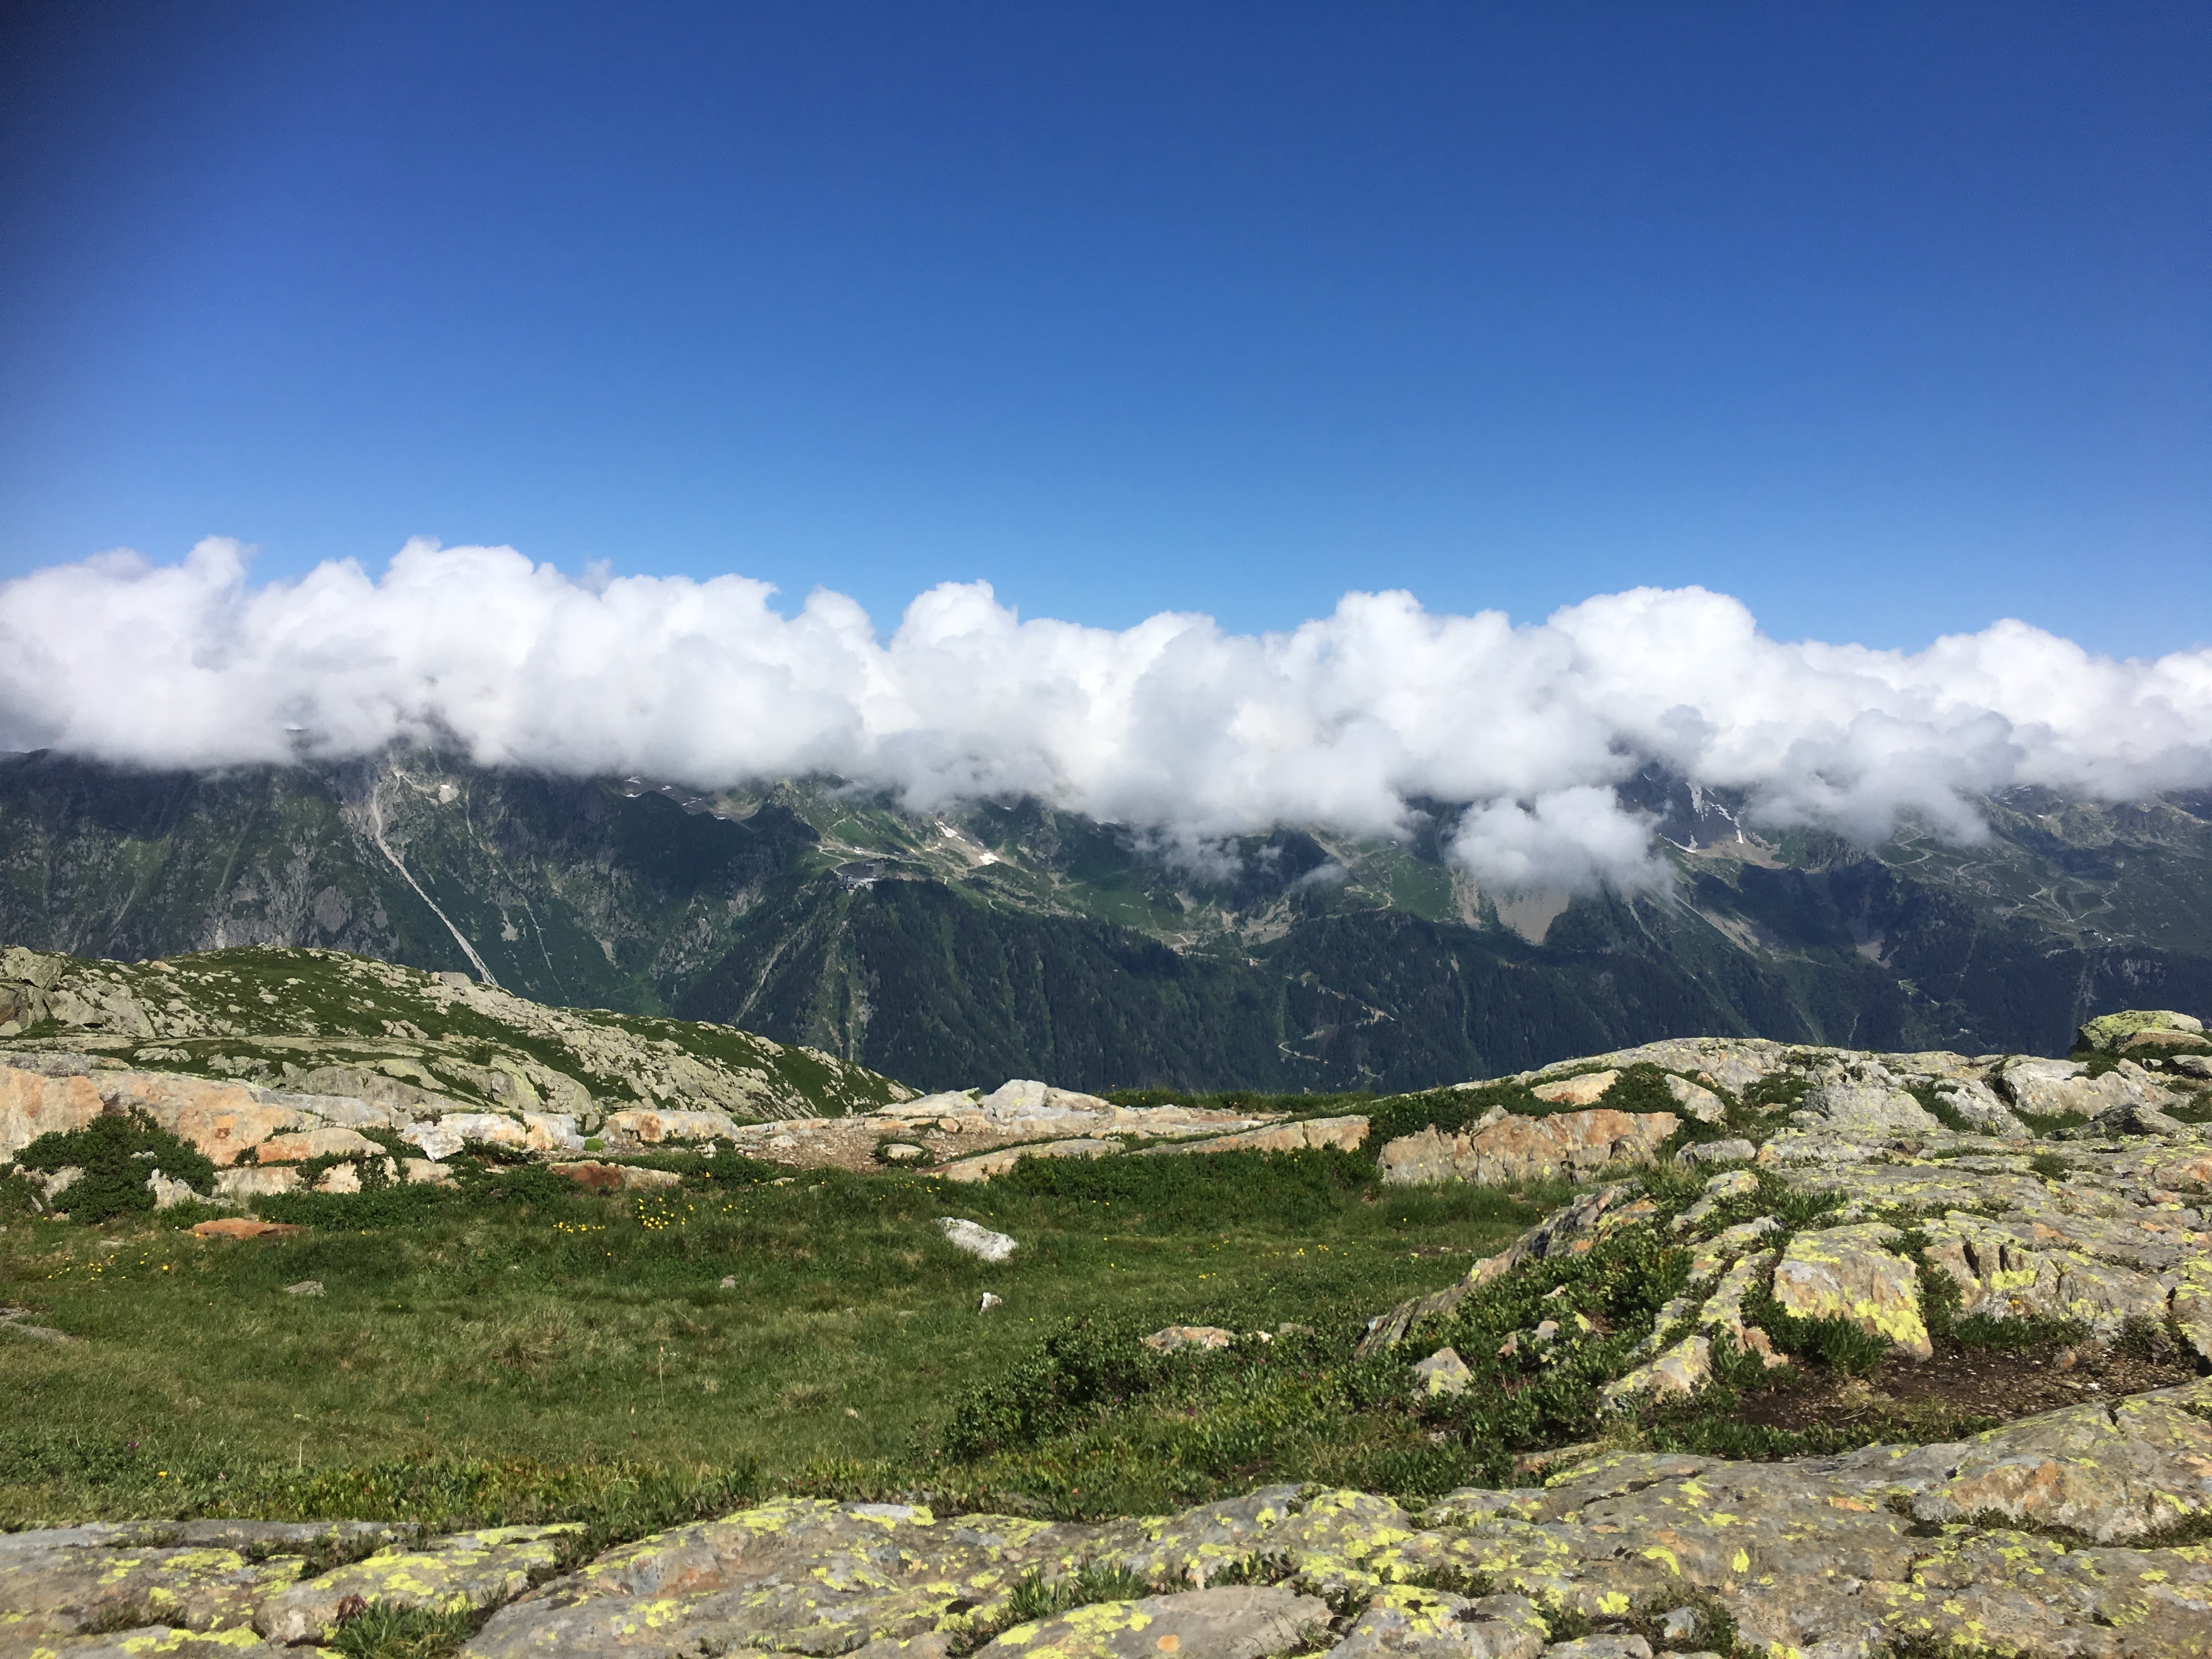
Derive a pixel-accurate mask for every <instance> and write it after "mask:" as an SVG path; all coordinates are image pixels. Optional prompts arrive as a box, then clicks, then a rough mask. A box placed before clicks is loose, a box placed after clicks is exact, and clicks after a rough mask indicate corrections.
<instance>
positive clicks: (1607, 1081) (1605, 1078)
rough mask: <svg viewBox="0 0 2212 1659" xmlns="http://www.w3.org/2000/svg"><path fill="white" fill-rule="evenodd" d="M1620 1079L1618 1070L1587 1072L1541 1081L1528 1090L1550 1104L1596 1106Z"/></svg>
mask: <svg viewBox="0 0 2212 1659" xmlns="http://www.w3.org/2000/svg"><path fill="white" fill-rule="evenodd" d="M1619 1081H1620V1073H1619V1072H1618V1071H1611V1072H1586V1073H1583V1075H1582V1076H1580V1077H1566V1078H1561V1079H1559V1081H1558V1082H1556V1083H1539V1084H1536V1085H1534V1086H1532V1087H1531V1088H1530V1089H1529V1091H1528V1092H1529V1093H1530V1094H1532V1095H1534V1096H1535V1097H1536V1098H1537V1099H1539V1100H1541V1101H1542V1102H1544V1103H1546V1104H1547V1105H1550V1106H1595V1105H1596V1104H1597V1103H1598V1102H1600V1101H1601V1100H1603V1099H1604V1098H1605V1097H1606V1096H1607V1094H1608V1093H1609V1092H1610V1091H1612V1088H1613V1085H1614V1084H1616V1083H1618V1082H1619Z"/></svg>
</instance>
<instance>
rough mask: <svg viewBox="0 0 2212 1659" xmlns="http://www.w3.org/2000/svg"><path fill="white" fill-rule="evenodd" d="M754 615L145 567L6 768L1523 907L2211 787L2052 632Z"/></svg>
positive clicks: (39, 610) (42, 703)
mask: <svg viewBox="0 0 2212 1659" xmlns="http://www.w3.org/2000/svg"><path fill="white" fill-rule="evenodd" d="M770 592H771V590H770V589H769V587H768V586H766V585H764V584H763V583H760V582H756V581H751V580H746V579H744V578H742V577H738V576H724V577H719V578H716V579H714V580H710V581H704V582H700V581H693V580H687V579H684V578H681V577H636V576H631V577H613V576H611V575H610V574H608V573H607V572H606V571H605V570H604V569H594V570H592V571H591V572H588V573H587V574H586V576H585V578H584V579H583V580H576V579H572V578H570V577H568V576H565V575H563V574H561V573H560V572H558V571H556V570H555V569H553V568H551V567H550V566H546V565H532V563H531V562H530V561H529V560H527V559H526V558H525V557H523V556H521V555H520V554H519V553H516V552H514V551H513V550H511V549H507V548H483V547H461V548H450V549H440V548H438V547H436V546H435V544H430V543H427V542H412V543H410V544H408V546H407V547H406V548H405V549H404V550H402V551H401V552H400V553H399V554H398V556H397V557H395V558H394V559H393V560H392V564H391V566H390V568H389V569H387V570H386V572H385V573H384V574H383V575H382V576H381V577H372V576H371V575H370V574H368V573H367V572H366V571H364V570H363V569H362V568H361V567H360V566H359V565H357V564H355V563H353V562H342V563H330V564H325V565H322V566H320V567H319V568H316V569H315V570H313V571H312V572H310V573H309V574H307V575H305V576H303V577H301V578H300V579H299V580H295V581H286V582H272V583H269V584H265V585H263V586H253V585H252V584H251V583H249V581H248V580H247V575H246V557H245V554H244V551H243V550H241V549H240V547H239V546H238V545H237V544H234V543H230V542H226V541H221V540H210V541H206V542H203V543H201V544H199V545H198V546H197V547H196V548H194V549H193V550H192V552H191V556H189V557H188V558H187V559H185V562H183V563H181V564H179V565H171V566H155V565H153V564H150V563H149V562H147V561H145V560H143V559H142V558H140V557H139V556H137V555H135V554H130V553H116V554H109V555H104V556H100V557H99V558H94V559H89V560H87V561H85V562H82V563H79V564H73V565H64V566H57V567H53V568H48V569H45V570H40V571H38V572H35V573H33V574H31V575H28V576H26V577H22V578H21V579H19V580H14V581H10V582H8V583H5V584H0V745H5V746H9V747H16V748H54V749H59V750H67V751H70V752H74V753H77V754H82V755H88V756H94V757H100V758H102V759H106V760H109V761H113V762H118V763H128V764H137V765H145V766H210V765H217V764H222V763H237V762H251V761H282V760H284V759H287V758H289V757H292V756H293V755H295V754H296V753H300V752H307V753H313V754H320V755H338V754H349V753H358V752H361V751H363V750H372V749H374V748H377V747H379V746H380V745H382V744H386V743H388V742H390V741H392V739H394V738H422V737H433V738H435V737H440V736H444V737H447V738H450V739H452V740H457V741H458V742H459V743H460V744H463V745H465V748H466V749H467V750H468V751H469V752H470V754H471V756H472V757H474V758H475V759H477V760H478V761H481V762H483V763H492V764H513V765H520V766H528V767H538V768H544V769H550V770H556V771H562V772H572V773H584V774H601V773H632V772H634V773H640V774H644V775H650V776H653V777H656V778H662V779H667V780H670V781H681V782H684V783H687V784H690V785H692V786H695V787H702V788H704V787H716V786H721V785H727V784H731V783H734V782H737V781H741V780H744V779H748V778H757V777H763V776H776V775H790V774H794V773H803V772H809V771H822V772H832V773H836V774H840V775H844V776H847V777H851V778H854V779H858V780H862V781H868V782H871V783H874V784H878V785H883V786H886V787H891V788H895V789H896V790H898V791H900V792H902V793H903V795H904V796H905V797H906V799H908V801H909V802H910V803H911V804H912V805H915V806H917V807H920V808H924V809H928V808H933V807H938V806H941V805H945V804H947V803H949V802H951V801H953V800H956V799H961V798H963V797H971V796H976V795H995V794H1004V793H1035V794H1037V795H1041V796H1043V797H1046V798H1048V799H1051V800H1053V801H1054V802H1056V803H1058V804H1060V805H1064V806H1066V807H1071V808H1073V809H1076V810H1079V811H1085V812H1088V813H1091V814H1093V815H1095V816H1097V817H1102V818H1109V819H1115V820H1118V821H1121V822H1123V823H1131V824H1134V825H1138V826H1140V827H1143V828H1145V829H1149V830H1153V831H1156V832H1158V833H1159V834H1160V835H1162V836H1164V837H1165V838H1167V839H1168V840H1169V841H1170V842H1179V843H1181V844H1182V845H1184V846H1186V847H1192V848H1194V847H1196V846H1198V845H1200V844H1201V843H1203V842H1206V840H1208V839H1210V838H1215V837H1219V836H1226V835H1233V834H1239V833H1246V832H1251V831H1255V830H1259V829H1265V828H1266V827H1267V826H1269V825H1271V824H1274V823H1311V824H1323V825H1328V826H1333V827H1335V828H1338V829H1345V830H1350V831H1355V832H1367V833H1387V832H1391V831H1395V830H1397V829H1401V828H1402V827H1403V826H1404V825H1405V823H1406V821H1407V808H1406V806H1405V801H1406V799H1407V797H1409V796H1421V797H1432V798H1437V799H1445V800H1453V801H1462V802H1468V803H1472V804H1473V810H1472V811H1470V812H1469V813H1468V816H1467V817H1466V818H1465V820H1464V822H1463V824H1462V829H1461V831H1460V833H1459V835H1458V837H1457V840H1456V842H1455V853H1456V855H1457V856H1458V857H1459V858H1460V859H1461V860H1462V861H1463V862H1465V864H1466V865H1467V866H1468V868H1469V869H1471V870H1472V871H1473V872H1474V873H1475V874H1476V875H1477V876H1478V878H1480V879H1482V880H1484V881H1486V882H1488V883H1490V884H1493V885H1497V886H1501V887H1513V886H1526V885H1565V886H1575V885H1586V884H1589V882H1590V881H1593V880H1595V879H1598V878H1609V879H1613V880H1614V881H1618V882H1626V883H1634V882H1636V881H1638V880H1639V879H1643V878H1647V877H1648V876H1649V874H1650V872H1651V871H1652V870H1653V869H1654V868H1655V866H1653V865H1652V864H1651V863H1650V835H1649V829H1648V826H1647V825H1646V824H1645V823H1644V822H1643V821H1642V820H1641V819H1640V818H1639V817H1637V816H1636V815H1634V814H1632V813H1630V812H1628V811H1626V810H1624V809H1623V808H1622V807H1621V805H1620V804H1619V802H1618V801H1617V800H1616V799H1614V797H1613V785H1614V784H1616V783H1618V782H1619V781H1621V780H1622V779H1624V778H1625V777H1626V776H1628V775H1630V774H1632V772H1634V771H1636V770H1637V769H1639V768H1640V767H1642V766H1643V765H1644V764H1646V763H1650V762H1653V761H1656V762H1660V763H1663V764H1664V765H1666V766H1667V767H1668V768H1669V769H1672V770H1673V771H1674V772H1675V773H1677V774H1678V775H1680V776H1682V777H1683V778H1685V779H1686V780H1688V781H1693V782H1698V783H1702V784H1705V785H1710V786H1727V787H1736V788H1741V789H1743V790H1746V791H1747V792H1748V793H1749V795H1750V797H1751V799H1752V808H1751V811H1752V813H1753V817H1754V819H1755V820H1764V821H1766V822H1769V823H1783V822H1818V823H1829V824H1833V825H1836V826H1838V827H1839V828H1842V829H1845V830H1847V831H1848V832H1850V833H1851V834H1854V835H1857V836H1861V837H1863V838H1873V837H1877V836H1881V835H1882V834H1884V833H1885V832H1886V831H1887V829H1888V828H1889V827H1890V825H1891V824H1892V823H1893V822H1894V821H1895V819H1896V817H1897V815H1898V814H1899V812H1901V811H1907V810H1911V811H1919V812H1922V813H1924V814H1927V815H1929V816H1930V817H1933V818H1934V819H1935V820H1936V822H1938V823H1941V824H1943V825H1945V826H1947V827H1948V829H1949V830H1950V831H1951V832H1952V833H1954V834H1955V835H1958V836H1972V835H1974V834H1975V833H1976V832H1977V829H1978V819H1977V817H1975V815H1974V812H1973V811H1972V807H1971V805H1968V804H1967V799H1966V798H1969V797H1971V796H1972V795H1975V794H1978V793H1986V792H1989V791H1990V790H1994V789H1997V788H2001V787H2005V786H2007V785H2010V784H2015V783H2023V782H2033V783H2045V784H2050V785H2052V786H2054V787H2060V788H2065V789H2070V790H2080V791H2086V792H2089V793H2097V794H2100V795H2104V796H2106V797H2109V798H2127V797H2134V796H2140V795H2142V794H2144V793H2149V792H2152V791H2154V790H2158V789H2161V788H2171V787H2181V786H2185V785H2198V784H2203V783H2206V782H2212V652H2209V651H2204V650H2197V651H2189V652H2178V653H2174V654H2172V655H2171V656H2167V657H2164V658H2161V659H2157V660H2155V661H2138V660H2129V661H2124V662H2123V661H2115V660H2113V659H2109V658H2101V657H2095V656H2092V655H2090V654H2089V653H2087V652H2085V651H2083V650H2082V649H2081V647H2078V646H2075V645H2074V644H2073V643H2071V642H2070V641H2066V640H2063V639H2060V638H2058V637H2057V636H2055V635H2050V634H2046V633H2044V632H2042V631H2041V630H2040V629H2034V628H2030V627H2028V626H2027V624H2025V623H2018V622H2002V623H1996V625H1994V626H1992V627H1990V628H1989V629H1984V630H1983V631H1982V632H1980V633H1978V634H1972V635H1954V636H1951V637H1948V638H1945V639H1942V640H1939V641H1936V643H1935V644H1934V645H1932V646H1930V647H1929V648H1928V649H1926V650H1925V651H1920V652H1895V651H1877V650H1873V649H1869V648H1868V647H1862V646H1854V645H1824V644H1818V643H1810V644H1799V645H1789V644H1784V643H1781V642H1779V641H1774V640H1771V639H1768V638H1765V636H1763V635H1761V634H1760V633H1759V630H1758V628H1757V625H1756V624H1755V623H1754V622H1753V618H1752V617H1751V614H1750V612H1749V611H1747V610H1746V609H1745V608H1744V606H1743V605H1741V604H1739V603H1738V602H1737V601H1736V600H1735V599H1729V598H1728V597H1727V596H1726V595H1723V594H1717V593H1711V592H1705V590H1703V589H1699V588H1681V589H1674V590H1662V589H1657V588H1638V589H1636V590H1634V591H1633V592H1626V593H1613V594H1605V595H1601V596H1600V597H1598V598H1595V599H1589V600H1586V601H1584V602H1583V603H1582V604H1580V605H1571V606H1569V607H1567V608H1566V609H1565V610H1563V611H1559V612H1558V613H1557V614H1555V615H1554V616H1553V617H1550V618H1549V619H1547V621H1545V622H1542V623H1532V624H1526V625H1523V626H1520V627H1515V626H1514V625H1512V623H1510V622H1509V621H1508V619H1507V618H1506V617H1504V616H1503V615H1501V614H1499V613H1497V612H1492V611H1486V612H1484V613H1482V614H1480V615H1478V616H1473V617H1453V616H1437V615H1431V614H1430V613H1429V612H1427V611H1423V610H1422V609H1421V608H1420V606H1419V605H1418V604H1417V603H1415V601H1414V600H1413V598H1412V597H1411V596H1410V595H1407V594H1405V593H1349V594H1346V596H1345V598H1344V599H1343V600H1342V601H1341V602H1340V604H1339V605H1338V606H1337V608H1336V610H1335V611H1334V613H1333V614H1331V615H1330V616H1328V617H1322V618H1319V619H1316V620H1315V621H1313V622H1310V623H1305V624H1304V625H1302V626H1301V627H1299V628H1297V629H1292V630H1291V631H1289V632H1287V633H1282V634H1270V635H1257V636H1254V635H1231V634H1225V633H1224V632H1223V631H1222V630H1221V629H1219V628H1218V627H1217V626H1216V625H1215V624H1214V623H1213V622H1212V620H1211V619H1210V618H1207V617H1202V616H1197V615H1192V614H1182V613H1172V612H1170V613H1163V614H1162V615H1159V616H1157V617H1152V618H1150V619H1149V620H1147V621H1146V622H1143V623H1139V624H1138V625H1137V626H1136V627H1134V628H1132V629H1127V630H1125V631H1122V632H1119V633H1116V632H1111V631H1109V630H1106V629H1093V628H1083V627H1079V626H1077V625H1075V624H1073V623H1062V622H1054V621H1050V620H1035V621H1030V622H1022V621H1019V620H1018V619H1017V618H1016V617H1015V616H1014V615H1013V614H1012V612H1011V611H1008V610H1006V608H1005V607H1003V606H1001V605H999V604H997V603H996V601H995V600H994V598H993V596H992V593H991V590H990V589H989V587H988V586H986V585H984V584H982V583H972V584H966V585H961V584H947V585H945V586H940V587H937V588H933V589H932V590H930V591H929V592H927V593H924V594H922V595H921V597H920V598H918V599H915V601H914V603H913V604H912V605H909V606H908V609H907V613H906V616H905V617H904V619H903V620H902V623H900V625H899V627H898V629H896V632H894V633H893V634H892V635H890V638H889V639H888V640H884V639H879V638H878V635H877V634H876V632H875V629H874V628H873V626H872V623H871V622H870V620H869V618H868V617H867V616H866V614H865V613H864V612H863V611H861V610H860V607H859V606H858V605H855V604H854V603H853V601H852V600H850V599H846V598H844V597H843V596H842V595H839V594H835V593H829V592H816V593H815V594H813V595H811V597H810V598H809V599H808V600H807V601H806V604H805V606H804V607H803V608H802V609H801V610H800V611H799V613H798V614H797V615H796V616H794V617H782V616H780V615H779V614H777V612H776V611H774V610H773V609H772V608H771V607H770V606H769V594H770Z"/></svg>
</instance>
